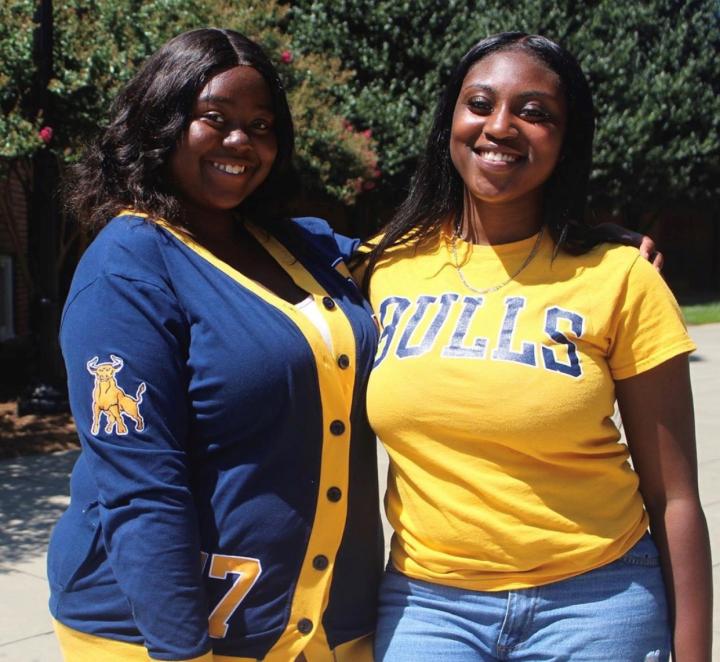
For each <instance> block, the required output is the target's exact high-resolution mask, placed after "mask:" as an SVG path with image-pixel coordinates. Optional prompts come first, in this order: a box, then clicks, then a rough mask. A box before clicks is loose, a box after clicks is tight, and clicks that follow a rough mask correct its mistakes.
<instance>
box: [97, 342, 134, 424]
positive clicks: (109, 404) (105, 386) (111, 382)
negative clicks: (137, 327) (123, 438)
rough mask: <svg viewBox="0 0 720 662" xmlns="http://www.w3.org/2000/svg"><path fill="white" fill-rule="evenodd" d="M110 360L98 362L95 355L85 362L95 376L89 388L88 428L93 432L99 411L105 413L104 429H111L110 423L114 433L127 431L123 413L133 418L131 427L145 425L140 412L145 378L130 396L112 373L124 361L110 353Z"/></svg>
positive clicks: (98, 417)
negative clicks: (90, 409) (92, 384)
mask: <svg viewBox="0 0 720 662" xmlns="http://www.w3.org/2000/svg"><path fill="white" fill-rule="evenodd" d="M110 359H111V362H110V363H100V364H98V357H97V356H95V357H93V358H92V359H91V360H90V361H88V362H87V369H88V372H89V373H90V374H91V375H93V377H95V388H93V418H92V427H91V428H90V432H91V433H92V434H97V433H98V431H99V430H100V415H101V414H105V432H106V433H108V434H109V433H111V432H112V431H113V427H115V430H116V432H117V433H118V434H127V432H128V429H127V426H126V425H125V421H124V420H123V415H125V416H129V417H130V418H131V419H132V420H133V421H135V431H136V432H140V431H141V430H143V429H144V428H145V421H144V420H143V417H142V416H141V415H140V403H141V402H142V394H143V393H144V392H145V382H141V383H140V386H138V389H137V393H135V397H134V398H133V397H132V396H131V395H128V394H127V393H125V391H123V390H122V389H121V388H120V387H119V386H118V384H117V381H116V379H115V374H116V373H117V372H119V371H120V370H121V369H122V367H123V365H124V363H123V360H122V359H121V358H120V357H119V356H115V355H114V354H110Z"/></svg>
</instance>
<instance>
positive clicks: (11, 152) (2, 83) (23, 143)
mask: <svg viewBox="0 0 720 662" xmlns="http://www.w3.org/2000/svg"><path fill="white" fill-rule="evenodd" d="M34 5H35V2H34V1H33V0H8V1H7V2H3V3H1V4H0V160H1V159H7V158H12V157H14V156H16V155H17V154H25V153H29V152H32V151H33V150H34V149H37V148H39V147H40V146H41V145H42V144H43V143H42V141H41V140H40V138H39V136H38V135H37V128H36V121H35V120H36V119H38V118H34V117H31V118H28V117H27V115H26V113H25V109H24V104H25V103H26V101H27V99H28V97H29V96H30V94H31V92H32V87H33V71H34V67H33V54H32V46H33V29H34V27H35V25H34V23H33V19H32V16H33V12H34V9H35V7H34Z"/></svg>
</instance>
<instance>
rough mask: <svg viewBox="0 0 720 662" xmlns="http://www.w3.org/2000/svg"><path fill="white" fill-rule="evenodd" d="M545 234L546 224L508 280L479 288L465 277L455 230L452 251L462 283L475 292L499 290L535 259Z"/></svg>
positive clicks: (482, 292) (451, 245)
mask: <svg viewBox="0 0 720 662" xmlns="http://www.w3.org/2000/svg"><path fill="white" fill-rule="evenodd" d="M543 234H545V226H543V227H542V228H540V232H539V233H538V236H537V239H536V240H535V244H534V245H533V247H532V249H531V250H530V252H529V253H528V256H527V257H526V258H525V261H524V262H523V263H522V264H521V265H520V268H519V269H518V270H517V271H515V273H513V274H512V275H511V276H509V277H508V279H507V280H505V281H503V282H502V283H500V284H499V285H493V286H492V287H486V288H485V289H482V290H479V289H477V288H476V287H473V286H472V285H470V283H468V281H467V279H466V278H465V274H464V273H463V272H462V269H461V268H460V262H459V260H458V256H457V240H458V233H457V230H455V232H453V235H452V240H451V241H450V251H451V252H452V256H453V262H454V263H455V271H457V274H458V276H459V277H460V280H461V281H462V284H463V285H464V286H465V287H467V289H468V290H470V291H471V292H474V293H475V294H490V293H491V292H497V291H498V290H499V289H500V288H503V287H505V286H506V285H507V284H508V283H509V282H511V281H512V280H513V279H514V278H516V277H517V276H518V275H519V274H520V272H521V271H522V270H523V269H524V268H525V267H527V265H528V264H530V263H531V262H532V261H533V258H534V257H535V256H536V255H537V252H538V249H539V248H540V244H541V243H542V238H543Z"/></svg>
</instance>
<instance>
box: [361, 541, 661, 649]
mask: <svg viewBox="0 0 720 662" xmlns="http://www.w3.org/2000/svg"><path fill="white" fill-rule="evenodd" d="M669 654H670V628H669V624H668V615H667V603H666V600H665V586H664V583H663V579H662V575H661V573H660V566H659V558H658V551H657V548H656V547H655V543H654V542H653V541H652V538H650V536H649V535H645V536H644V537H643V538H642V539H641V540H640V541H639V542H638V543H637V544H636V545H635V546H634V547H633V548H632V549H631V550H630V551H629V552H628V553H627V554H625V556H623V557H622V558H621V559H618V560H617V561H614V562H613V563H609V564H608V565H605V566H603V567H601V568H598V569H596V570H591V571H590V572H586V573H584V574H582V575H579V576H577V577H571V578H570V579H565V580H562V581H559V582H554V583H552V584H546V585H545V586H538V587H535V588H529V589H520V590H514V591H470V590H464V589H458V588H451V587H448V586H443V585H441V584H433V583H429V582H424V581H419V580H415V579H410V578H408V577H406V576H405V575H402V574H400V573H399V572H398V571H397V570H394V569H392V568H390V569H388V571H387V572H386V573H385V577H384V579H383V582H382V585H381V588H380V611H379V617H378V627H377V632H376V634H375V660H376V662H383V661H385V662H480V661H482V662H484V661H488V662H491V661H493V662H494V661H497V660H513V661H517V660H522V661H524V662H542V661H544V660H553V661H554V662H559V661H561V660H571V661H573V662H575V661H576V660H577V661H580V660H587V661H588V662H606V661H610V660H612V661H613V662H667V660H668V658H669Z"/></svg>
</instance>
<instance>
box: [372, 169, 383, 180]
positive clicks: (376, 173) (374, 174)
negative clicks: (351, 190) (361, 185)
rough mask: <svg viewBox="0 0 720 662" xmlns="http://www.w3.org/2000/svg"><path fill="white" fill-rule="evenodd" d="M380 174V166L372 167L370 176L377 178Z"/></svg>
mask: <svg viewBox="0 0 720 662" xmlns="http://www.w3.org/2000/svg"><path fill="white" fill-rule="evenodd" d="M381 175H382V170H380V168H374V169H373V171H372V176H373V178H374V179H377V178H378V177H380V176H381Z"/></svg>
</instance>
